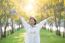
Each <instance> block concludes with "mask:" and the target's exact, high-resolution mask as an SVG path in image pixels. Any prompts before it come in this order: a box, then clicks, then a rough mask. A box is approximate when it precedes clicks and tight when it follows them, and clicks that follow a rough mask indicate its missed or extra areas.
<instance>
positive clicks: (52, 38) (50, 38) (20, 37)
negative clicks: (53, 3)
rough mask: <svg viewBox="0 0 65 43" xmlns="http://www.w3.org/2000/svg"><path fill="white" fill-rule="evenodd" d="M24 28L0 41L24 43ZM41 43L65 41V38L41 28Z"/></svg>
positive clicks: (1, 42) (64, 42) (62, 42)
mask: <svg viewBox="0 0 65 43" xmlns="http://www.w3.org/2000/svg"><path fill="white" fill-rule="evenodd" d="M24 34H25V32H24V29H21V30H18V31H16V32H15V33H14V34H12V35H9V36H7V37H6V38H3V39H2V40H0V43H24ZM40 37H41V43H65V38H62V37H60V36H56V35H55V33H51V32H49V31H47V30H41V36H40Z"/></svg>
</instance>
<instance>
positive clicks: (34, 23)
mask: <svg viewBox="0 0 65 43" xmlns="http://www.w3.org/2000/svg"><path fill="white" fill-rule="evenodd" d="M30 19H33V20H34V21H35V23H34V25H36V23H37V21H36V19H35V18H34V17H30Z"/></svg>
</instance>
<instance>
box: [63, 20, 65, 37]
mask: <svg viewBox="0 0 65 43" xmlns="http://www.w3.org/2000/svg"><path fill="white" fill-rule="evenodd" d="M63 37H65V20H64V31H63Z"/></svg>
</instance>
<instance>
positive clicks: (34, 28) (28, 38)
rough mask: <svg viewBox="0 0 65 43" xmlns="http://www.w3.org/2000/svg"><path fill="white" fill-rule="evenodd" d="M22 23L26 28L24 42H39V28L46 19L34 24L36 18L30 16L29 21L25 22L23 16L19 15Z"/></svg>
mask: <svg viewBox="0 0 65 43" xmlns="http://www.w3.org/2000/svg"><path fill="white" fill-rule="evenodd" d="M20 19H21V21H22V24H23V26H24V28H25V30H26V34H25V39H24V40H25V43H40V29H41V28H42V26H43V25H44V23H45V22H46V20H43V21H41V22H40V23H38V24H36V23H37V22H36V19H35V18H33V17H30V19H29V23H27V22H26V21H25V20H24V18H23V17H20Z"/></svg>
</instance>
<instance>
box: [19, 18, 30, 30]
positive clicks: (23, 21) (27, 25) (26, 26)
mask: <svg viewBox="0 0 65 43" xmlns="http://www.w3.org/2000/svg"><path fill="white" fill-rule="evenodd" d="M20 20H21V21H22V24H23V26H24V28H25V29H27V30H28V29H29V28H30V27H31V26H30V24H28V23H27V22H26V21H25V20H24V18H23V17H20Z"/></svg>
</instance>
